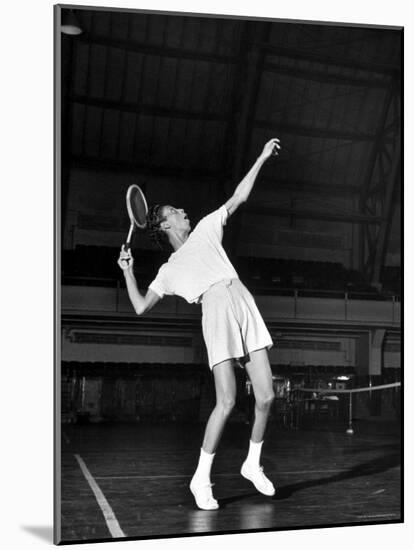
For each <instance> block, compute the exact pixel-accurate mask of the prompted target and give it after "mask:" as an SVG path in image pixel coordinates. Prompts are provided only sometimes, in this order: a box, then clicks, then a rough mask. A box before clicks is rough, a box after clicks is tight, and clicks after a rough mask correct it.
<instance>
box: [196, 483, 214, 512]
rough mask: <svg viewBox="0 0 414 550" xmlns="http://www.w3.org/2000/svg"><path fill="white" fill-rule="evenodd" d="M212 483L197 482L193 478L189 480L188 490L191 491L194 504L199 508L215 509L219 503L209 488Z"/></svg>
mask: <svg viewBox="0 0 414 550" xmlns="http://www.w3.org/2000/svg"><path fill="white" fill-rule="evenodd" d="M212 487H213V483H208V482H207V483H202V484H199V483H197V482H196V481H194V480H191V483H190V491H191V492H192V493H193V496H194V498H195V501H196V504H197V506H198V507H199V508H201V510H217V508H219V504H218V502H217V500H216V499H215V498H214V497H213V492H212V490H211V488H212Z"/></svg>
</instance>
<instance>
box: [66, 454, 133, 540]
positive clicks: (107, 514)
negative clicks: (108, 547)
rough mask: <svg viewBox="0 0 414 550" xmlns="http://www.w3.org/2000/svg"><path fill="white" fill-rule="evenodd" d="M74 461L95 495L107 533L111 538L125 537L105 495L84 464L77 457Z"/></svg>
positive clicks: (76, 456) (77, 456)
mask: <svg viewBox="0 0 414 550" xmlns="http://www.w3.org/2000/svg"><path fill="white" fill-rule="evenodd" d="M75 458H76V460H77V461H78V463H79V466H80V469H81V470H82V473H83V475H84V476H85V478H86V481H87V482H88V483H89V486H90V488H91V489H92V491H93V494H94V495H95V498H96V501H97V503H98V504H99V507H100V509H101V510H102V513H103V516H104V518H105V522H106V525H107V527H108V529H109V532H110V533H111V535H112V538H117V537H125V536H126V535H125V533H124V532H123V531H122V529H121V526H120V525H119V523H118V520H117V519H116V516H115V514H114V512H113V510H112V508H111V507H110V505H109V503H108V501H107V500H106V498H105V495H104V494H103V492H102V491H101V488H100V487H99V485H98V484H97V483H96V481H95V479H94V478H93V476H92V474H91V473H90V471H89V470H88V468H87V466H86V464H85V462H84V461H83V459H82V458H81V457H80V456H79V455H75Z"/></svg>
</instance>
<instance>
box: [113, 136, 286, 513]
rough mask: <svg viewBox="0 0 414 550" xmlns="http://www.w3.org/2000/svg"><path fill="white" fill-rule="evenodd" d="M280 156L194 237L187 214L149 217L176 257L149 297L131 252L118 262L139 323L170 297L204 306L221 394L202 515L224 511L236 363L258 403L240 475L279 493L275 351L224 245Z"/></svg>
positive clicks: (202, 465)
mask: <svg viewBox="0 0 414 550" xmlns="http://www.w3.org/2000/svg"><path fill="white" fill-rule="evenodd" d="M279 149H280V141H279V139H277V138H274V139H271V140H270V141H268V142H267V143H266V145H265V146H264V148H263V151H262V153H261V154H260V156H259V157H258V158H257V160H256V162H255V163H254V165H253V166H252V168H251V169H250V171H249V172H248V173H247V174H246V176H245V177H244V178H243V180H242V181H241V182H240V183H239V184H238V186H237V187H236V190H235V191H234V194H233V196H232V197H230V199H229V200H228V201H227V202H226V203H225V204H223V205H222V206H221V207H220V208H219V209H218V210H216V211H215V212H212V213H211V214H209V215H207V216H205V217H204V218H203V219H202V220H201V221H200V222H199V223H198V224H197V226H196V227H195V228H194V230H193V231H191V226H190V220H189V219H188V217H187V214H186V213H185V212H184V211H183V210H182V209H180V208H174V207H173V206H169V205H164V206H159V205H157V206H155V207H153V208H151V209H150V211H149V212H148V217H147V225H148V228H149V230H150V233H151V235H152V237H153V238H154V239H155V240H156V241H157V242H158V243H159V244H160V243H162V244H163V243H165V244H167V243H169V245H170V246H171V247H172V249H173V250H174V252H172V254H171V255H170V257H169V259H168V261H167V262H166V263H164V264H163V265H162V266H161V268H160V269H159V271H158V274H157V276H156V277H155V279H154V280H153V282H152V283H151V284H150V285H149V288H148V290H147V293H146V294H145V295H142V294H141V293H140V292H139V290H138V286H137V283H136V280H135V277H134V274H133V258H132V256H131V251H130V249H128V250H125V248H124V246H123V247H122V249H121V253H120V256H119V260H118V264H119V266H120V268H121V269H122V270H123V273H124V276H125V280H126V286H127V290H128V295H129V298H130V300H131V302H132V305H133V307H134V309H135V311H136V313H137V315H143V314H144V313H146V312H147V311H149V310H150V309H151V308H152V307H153V306H154V305H155V304H156V303H157V302H158V301H159V300H160V299H161V298H162V297H163V296H164V295H166V294H167V295H178V296H181V297H182V298H184V299H185V300H187V302H189V303H201V305H202V328H203V336H204V341H205V344H206V348H207V354H208V362H209V366H210V369H211V370H212V372H213V376H214V383H215V388H216V405H215V407H214V409H213V411H212V413H211V415H210V417H209V419H208V422H207V425H206V429H205V433H204V439H203V443H202V447H201V450H200V457H199V462H198V466H197V469H196V471H195V473H194V475H193V478H192V480H191V483H190V490H191V492H192V494H193V495H194V498H195V501H196V504H197V506H198V507H199V508H201V509H202V510H214V509H217V508H218V507H219V505H218V502H217V500H216V499H215V498H214V497H213V493H212V485H211V482H210V471H211V466H212V463H213V459H214V456H215V452H216V449H217V446H218V443H219V441H220V437H221V434H222V432H223V428H224V426H225V424H226V421H227V419H228V417H229V415H230V413H231V410H232V408H233V406H234V404H235V397H236V380H235V374H234V363H235V361H236V360H242V361H243V362H244V364H245V368H246V371H247V374H248V376H249V378H250V381H251V383H252V386H253V392H254V396H255V418H254V422H253V426H252V432H251V436H250V447H249V451H248V454H247V457H246V460H245V461H244V463H243V464H242V466H241V472H240V473H241V475H242V476H243V477H245V478H246V479H248V480H250V481H251V482H252V483H253V484H254V486H255V487H256V489H257V490H258V491H260V492H261V493H263V494H264V495H268V496H271V495H273V494H274V493H275V488H274V486H273V484H272V482H271V481H270V480H269V479H268V478H267V477H266V476H265V474H264V472H263V468H262V467H261V465H260V454H261V448H262V444H263V437H264V432H265V428H266V423H267V419H268V416H269V412H270V407H271V404H272V402H273V399H274V393H273V384H272V371H271V368H270V364H269V359H268V354H267V349H268V348H270V347H271V346H272V345H273V343H272V339H271V336H270V334H269V332H268V330H267V328H266V326H265V324H264V321H263V319H262V317H261V315H260V313H259V311H258V309H257V306H256V304H255V301H254V299H253V297H252V295H251V294H250V292H249V291H248V290H247V289H246V287H245V286H244V285H243V284H242V282H241V281H240V279H239V277H238V275H237V273H236V271H235V269H234V267H233V266H232V264H231V262H230V261H229V259H228V257H227V255H226V252H225V251H224V249H223V247H222V238H223V227H224V225H226V223H227V220H228V218H229V216H231V215H232V214H233V213H234V212H235V211H236V210H237V208H238V207H239V206H240V205H241V204H242V203H243V202H245V201H246V200H247V199H248V197H249V195H250V192H251V190H252V188H253V185H254V182H255V180H256V178H257V175H258V173H259V171H260V169H261V167H262V166H263V164H264V163H265V162H266V160H267V159H268V158H269V157H271V156H272V155H273V154H274V155H277V154H278V150H279Z"/></svg>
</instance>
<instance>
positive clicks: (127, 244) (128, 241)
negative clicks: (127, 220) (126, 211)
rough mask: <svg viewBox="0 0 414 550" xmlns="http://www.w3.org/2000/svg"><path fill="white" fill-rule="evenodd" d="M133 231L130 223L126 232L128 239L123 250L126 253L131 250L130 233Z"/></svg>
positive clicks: (132, 225)
mask: <svg viewBox="0 0 414 550" xmlns="http://www.w3.org/2000/svg"><path fill="white" fill-rule="evenodd" d="M133 231H134V224H133V223H131V225H130V228H129V231H128V237H127V240H126V243H125V244H124V250H126V251H128V250H129V249H130V248H131V238H132V232H133Z"/></svg>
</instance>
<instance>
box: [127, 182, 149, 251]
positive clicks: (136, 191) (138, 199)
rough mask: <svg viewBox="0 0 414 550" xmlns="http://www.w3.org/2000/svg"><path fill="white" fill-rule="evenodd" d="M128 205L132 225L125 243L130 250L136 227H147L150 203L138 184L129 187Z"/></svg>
mask: <svg viewBox="0 0 414 550" xmlns="http://www.w3.org/2000/svg"><path fill="white" fill-rule="evenodd" d="M126 206H127V211H128V216H129V219H130V221H131V225H130V227H129V232H128V237H127V239H126V242H125V244H124V249H125V250H129V249H130V248H131V239H132V234H133V232H134V229H135V227H138V228H139V229H145V228H146V227H147V214H148V205H147V201H146V200H145V195H144V193H143V192H142V190H141V188H140V187H139V186H138V185H130V186H129V187H128V191H127V194H126Z"/></svg>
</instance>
